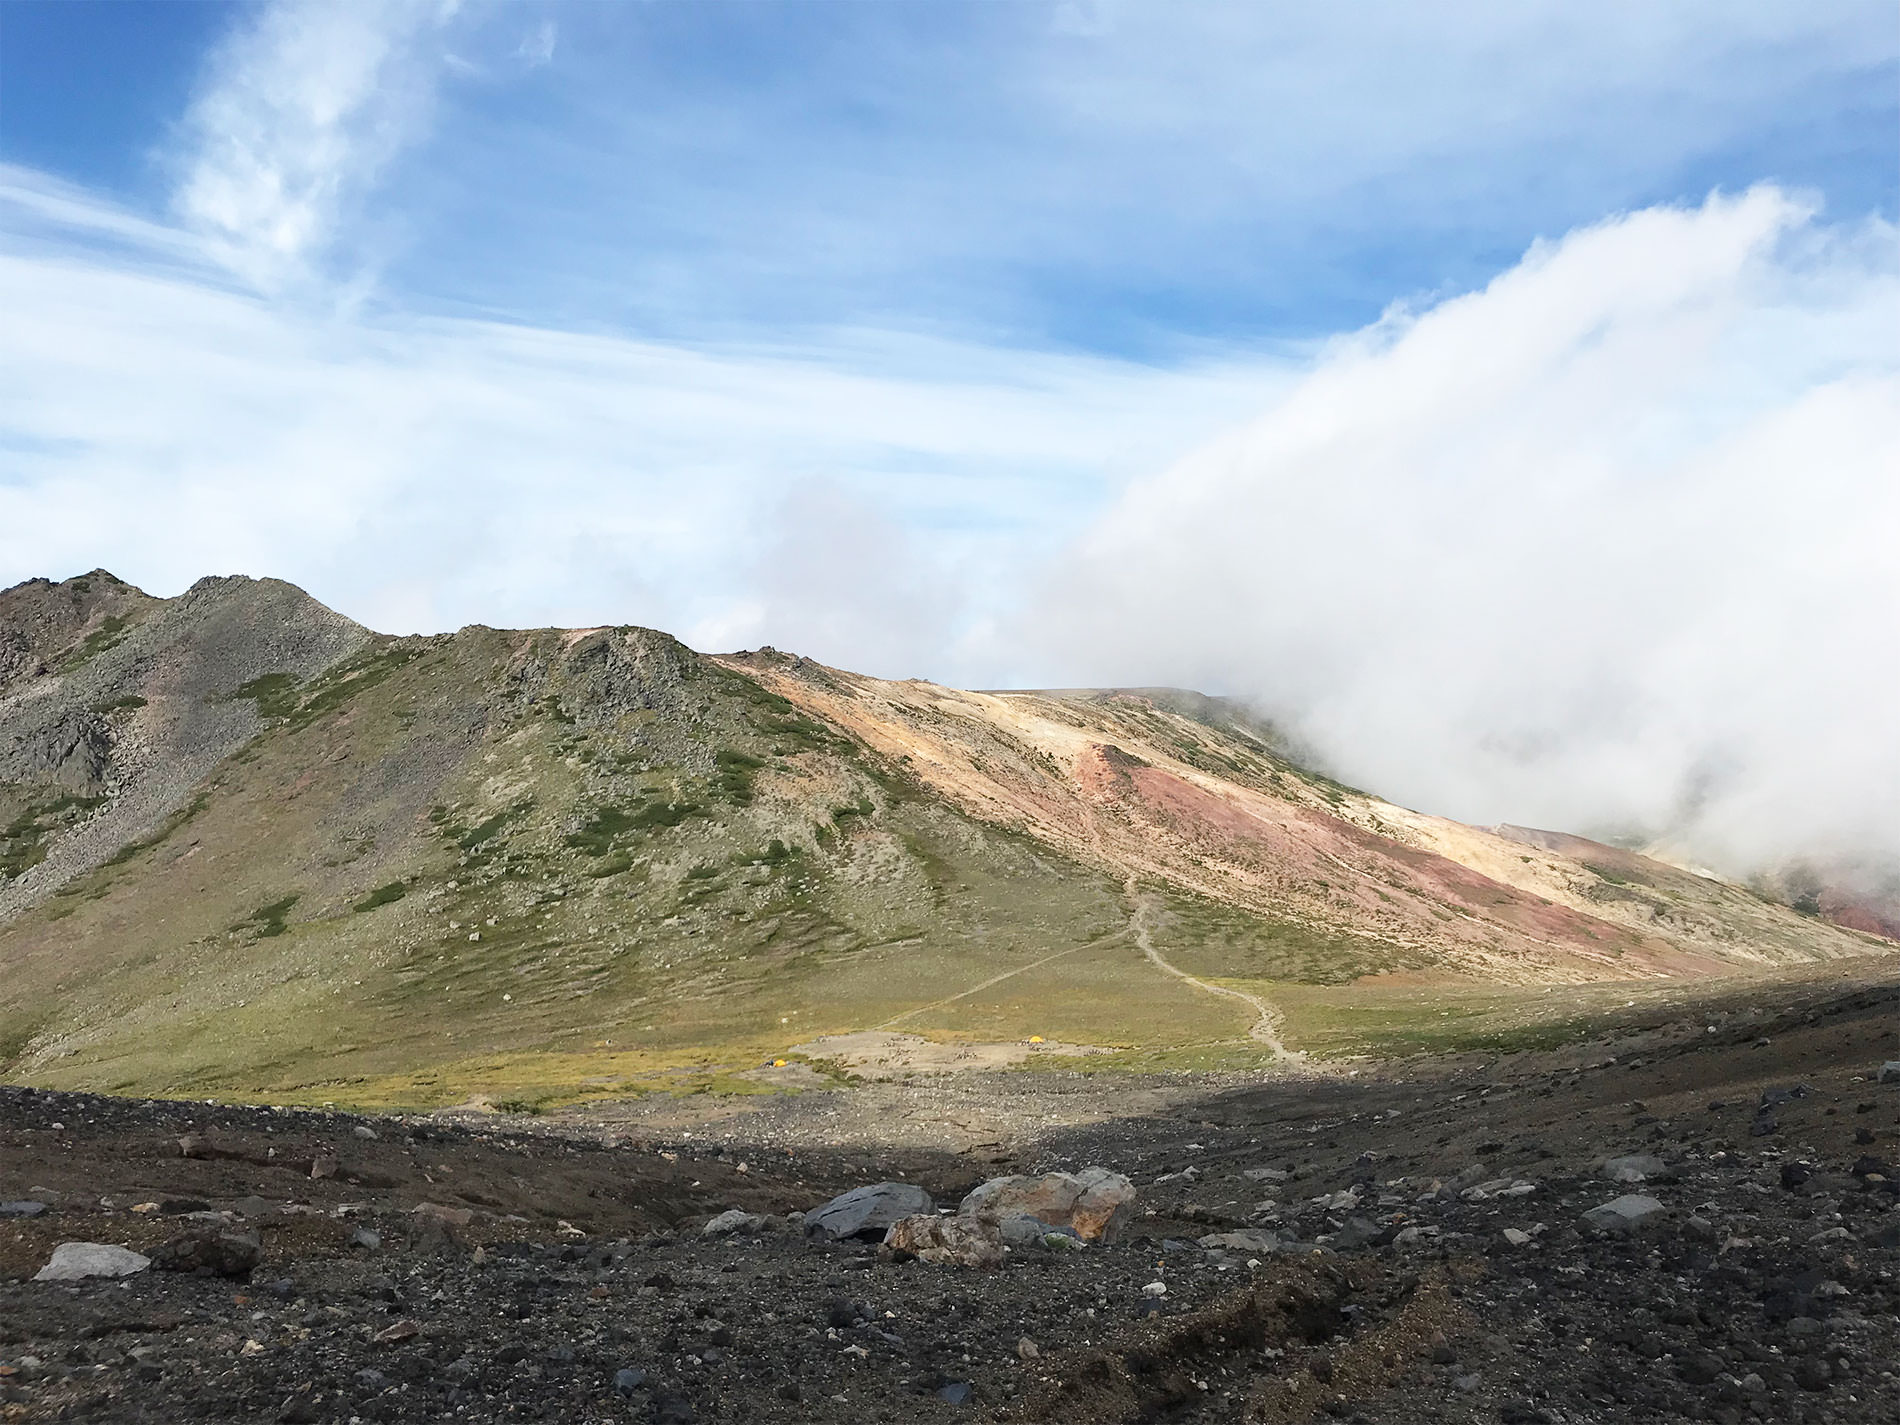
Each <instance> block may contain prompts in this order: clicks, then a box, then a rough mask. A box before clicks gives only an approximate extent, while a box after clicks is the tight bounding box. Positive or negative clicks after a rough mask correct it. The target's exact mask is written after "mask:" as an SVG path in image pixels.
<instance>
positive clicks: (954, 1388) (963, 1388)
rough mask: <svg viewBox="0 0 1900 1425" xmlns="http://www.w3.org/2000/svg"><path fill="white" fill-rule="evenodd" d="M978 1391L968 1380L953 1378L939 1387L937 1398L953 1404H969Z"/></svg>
mask: <svg viewBox="0 0 1900 1425" xmlns="http://www.w3.org/2000/svg"><path fill="white" fill-rule="evenodd" d="M975 1395H976V1392H975V1391H974V1390H973V1389H971V1387H970V1383H969V1382H968V1381H967V1380H953V1381H951V1382H949V1383H948V1384H947V1385H941V1386H938V1387H937V1399H939V1400H944V1401H948V1402H949V1403H950V1404H952V1405H968V1404H969V1403H970V1401H971V1399H972V1398H973V1397H974V1396H975Z"/></svg>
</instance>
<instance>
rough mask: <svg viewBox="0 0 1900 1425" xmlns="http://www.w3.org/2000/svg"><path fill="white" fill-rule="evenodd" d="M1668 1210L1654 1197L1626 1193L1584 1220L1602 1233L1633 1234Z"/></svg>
mask: <svg viewBox="0 0 1900 1425" xmlns="http://www.w3.org/2000/svg"><path fill="white" fill-rule="evenodd" d="M1668 1210H1669V1209H1668V1208H1666V1207H1664V1206H1663V1205H1662V1203H1661V1202H1659V1201H1658V1200H1657V1199H1655V1198H1653V1197H1645V1196H1644V1195H1642V1194H1641V1193H1625V1194H1624V1195H1623V1196H1622V1197H1619V1198H1613V1199H1611V1200H1610V1201H1609V1202H1606V1203H1604V1204H1603V1205H1602V1206H1601V1207H1593V1208H1591V1209H1590V1210H1589V1211H1588V1212H1586V1213H1584V1214H1583V1220H1584V1221H1585V1222H1587V1223H1588V1224H1589V1225H1590V1226H1592V1227H1594V1228H1596V1229H1597V1230H1598V1231H1601V1232H1633V1231H1635V1230H1636V1229H1637V1228H1638V1227H1641V1226H1643V1225H1644V1224H1645V1223H1648V1222H1653V1221H1655V1220H1656V1219H1657V1218H1659V1217H1661V1216H1662V1215H1663V1214H1664V1213H1665V1212H1667V1211H1668Z"/></svg>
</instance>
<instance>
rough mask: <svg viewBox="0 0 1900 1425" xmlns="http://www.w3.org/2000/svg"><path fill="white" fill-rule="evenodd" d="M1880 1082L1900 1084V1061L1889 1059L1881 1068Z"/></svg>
mask: <svg viewBox="0 0 1900 1425" xmlns="http://www.w3.org/2000/svg"><path fill="white" fill-rule="evenodd" d="M1880 1082H1881V1083H1883V1084H1900V1059H1889V1060H1887V1062H1886V1063H1884V1064H1882V1065H1881V1066H1880Z"/></svg>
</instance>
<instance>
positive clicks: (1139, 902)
mask: <svg viewBox="0 0 1900 1425" xmlns="http://www.w3.org/2000/svg"><path fill="white" fill-rule="evenodd" d="M1124 889H1125V890H1126V892H1127V894H1128V899H1129V902H1130V903H1131V904H1132V905H1133V906H1134V913H1133V917H1132V919H1131V920H1130V921H1129V928H1130V929H1132V930H1133V931H1134V933H1135V944H1136V945H1138V946H1139V947H1140V948H1141V953H1142V954H1143V955H1146V956H1147V957H1148V963H1150V964H1151V965H1153V966H1154V967H1155V968H1156V969H1157V970H1160V971H1161V972H1162V973H1163V974H1168V975H1173V976H1174V978H1175V979H1177V980H1180V981H1182V982H1183V983H1184V984H1190V985H1192V986H1194V988H1195V989H1197V990H1202V991H1205V992H1206V993H1207V994H1210V995H1226V996H1227V997H1228V998H1229V999H1237V1000H1239V1001H1240V1002H1241V1003H1242V1004H1245V1005H1247V1006H1248V1007H1249V1008H1251V1009H1252V1010H1253V1012H1254V1016H1255V1018H1254V1022H1253V1024H1252V1026H1251V1027H1249V1028H1248V1030H1247V1037H1248V1038H1249V1039H1251V1040H1253V1041H1254V1043H1256V1044H1260V1045H1262V1046H1264V1047H1265V1048H1266V1050H1267V1051H1268V1052H1269V1053H1270V1054H1272V1055H1273V1062H1274V1063H1276V1064H1281V1065H1285V1066H1287V1067H1298V1068H1307V1067H1309V1066H1308V1065H1307V1062H1306V1055H1304V1054H1300V1053H1296V1052H1295V1051H1293V1050H1291V1049H1289V1048H1287V1047H1286V1043H1285V1041H1284V1040H1282V1039H1281V1038H1280V1024H1281V1015H1280V1011H1279V1010H1277V1009H1275V1008H1274V1007H1273V1006H1272V1005H1271V1004H1269V1003H1268V1002H1267V1001H1266V1000H1264V999H1262V998H1261V997H1260V996H1259V995H1256V994H1251V993H1249V992H1248V991H1246V990H1237V989H1234V988H1232V987H1231V986H1228V985H1216V984H1210V983H1208V981H1206V980H1203V979H1201V978H1200V977H1199V976H1196V975H1190V974H1189V973H1188V972H1187V971H1186V970H1183V969H1181V968H1180V967H1179V966H1177V965H1175V964H1172V963H1171V962H1170V961H1169V960H1168V958H1167V957H1166V956H1165V955H1163V954H1162V953H1161V952H1160V951H1159V950H1157V949H1156V948H1155V943H1154V937H1153V936H1152V935H1151V934H1149V931H1148V918H1149V913H1150V912H1151V911H1152V910H1153V909H1154V899H1153V897H1151V896H1144V895H1143V894H1141V892H1140V890H1138V889H1137V888H1136V885H1135V878H1134V877H1133V876H1130V877H1129V878H1128V880H1127V882H1126V883H1125V886H1124Z"/></svg>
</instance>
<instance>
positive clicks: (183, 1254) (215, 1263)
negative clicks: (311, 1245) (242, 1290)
mask: <svg viewBox="0 0 1900 1425" xmlns="http://www.w3.org/2000/svg"><path fill="white" fill-rule="evenodd" d="M262 1255H263V1253H262V1246H261V1243H260V1242H259V1241H258V1239H257V1238H256V1237H255V1236H254V1235H252V1234H250V1233H248V1232H247V1233H236V1232H191V1233H187V1234H185V1235H184V1236H182V1237H173V1238H172V1239H171V1240H170V1241H168V1242H166V1243H164V1244H163V1245H162V1246H159V1247H155V1248H154V1249H153V1250H152V1265H153V1266H155V1267H157V1268H158V1269H159V1270H160V1271H161V1272H189V1273H190V1274H192V1275H194V1276H201V1277H233V1278H237V1279H240V1280H242V1279H244V1278H246V1277H249V1276H250V1274H251V1269H252V1268H253V1267H255V1266H256V1265H257V1263H258V1259H259V1257H261V1256H262Z"/></svg>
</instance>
